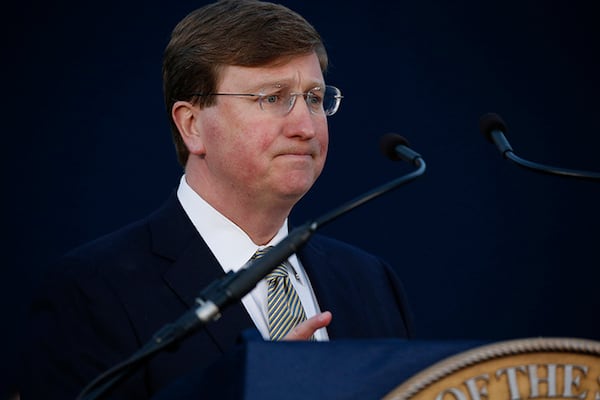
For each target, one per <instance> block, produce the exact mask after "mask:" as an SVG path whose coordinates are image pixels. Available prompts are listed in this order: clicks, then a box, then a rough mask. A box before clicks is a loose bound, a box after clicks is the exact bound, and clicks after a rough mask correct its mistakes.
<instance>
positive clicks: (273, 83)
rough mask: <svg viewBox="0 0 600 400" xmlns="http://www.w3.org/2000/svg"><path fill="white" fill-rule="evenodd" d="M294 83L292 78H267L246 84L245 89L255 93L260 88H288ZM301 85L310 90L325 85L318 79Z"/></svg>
mask: <svg viewBox="0 0 600 400" xmlns="http://www.w3.org/2000/svg"><path fill="white" fill-rule="evenodd" d="M295 84H296V82H295V81H293V80H290V79H278V80H275V79H274V80H268V81H264V82H261V83H256V84H253V85H250V86H247V90H248V91H252V92H253V93H256V92H259V91H261V90H270V89H279V88H289V87H292V86H294V85H295ZM303 87H304V88H305V89H303V90H310V89H315V88H320V89H322V88H324V87H325V83H324V82H323V81H319V80H315V81H309V82H308V83H306V84H304V85H303Z"/></svg>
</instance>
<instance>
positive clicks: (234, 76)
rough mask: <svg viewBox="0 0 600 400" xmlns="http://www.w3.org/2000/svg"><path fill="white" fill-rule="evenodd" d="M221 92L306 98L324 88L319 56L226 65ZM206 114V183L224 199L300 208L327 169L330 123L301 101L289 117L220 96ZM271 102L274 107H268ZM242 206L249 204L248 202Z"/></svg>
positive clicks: (253, 101)
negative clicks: (282, 92) (231, 196)
mask: <svg viewBox="0 0 600 400" xmlns="http://www.w3.org/2000/svg"><path fill="white" fill-rule="evenodd" d="M220 77H221V79H220V83H219V84H218V88H217V92H218V93H261V92H268V91H269V90H272V89H273V88H281V87H283V88H287V90H289V91H290V92H294V93H298V92H302V93H304V92H308V91H310V90H311V89H313V88H315V87H323V88H324V86H325V83H324V79H323V74H322V72H321V68H320V66H319V60H318V58H317V56H316V55H315V54H309V55H304V56H298V57H294V58H291V59H289V60H286V62H285V63H283V64H277V65H275V66H268V67H257V68H248V67H238V66H226V67H224V68H223V69H222V71H221V74H220ZM216 100H217V102H216V104H215V105H214V106H211V107H207V108H204V109H202V110H201V111H200V114H199V118H198V120H197V121H198V122H197V123H198V124H199V128H201V129H200V131H201V132H202V142H203V153H202V154H200V155H201V156H202V157H203V158H204V162H205V167H206V168H205V171H204V174H205V178H206V179H205V180H209V181H210V184H211V185H212V186H211V190H213V191H214V190H216V191H219V192H218V196H220V197H221V198H223V197H224V196H225V197H226V196H228V193H235V194H236V197H237V198H238V200H239V196H246V197H247V200H249V201H253V202H257V201H258V202H261V203H262V204H263V205H267V206H268V205H269V204H274V203H273V202H277V201H285V202H293V203H295V202H296V201H298V200H299V199H300V197H302V196H303V195H304V194H305V193H306V192H307V191H308V190H309V189H310V187H311V186H312V185H313V183H314V182H315V180H316V179H317V177H318V176H319V175H320V173H321V171H322V169H323V166H324V164H325V158H326V155H327V146H328V131H327V117H326V116H324V115H316V114H313V113H311V112H310V111H309V109H308V107H307V104H306V102H305V101H304V98H303V97H302V96H297V97H296V103H295V105H294V107H293V108H292V110H291V111H290V112H289V113H288V114H286V115H278V114H273V113H270V112H267V111H265V110H262V109H261V107H260V105H259V102H258V99H257V98H256V97H238V96H218V97H217V99H216ZM266 101H268V100H266ZM242 200H243V199H242Z"/></svg>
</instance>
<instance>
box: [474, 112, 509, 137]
mask: <svg viewBox="0 0 600 400" xmlns="http://www.w3.org/2000/svg"><path fill="white" fill-rule="evenodd" d="M495 130H499V131H501V132H503V133H506V131H507V129H506V124H505V123H504V120H502V118H501V117H500V116H499V115H498V114H496V113H487V114H484V115H482V116H481V118H479V131H480V132H481V133H482V134H483V136H485V137H486V138H487V140H489V141H490V142H493V140H492V136H491V134H492V132H493V131H495Z"/></svg>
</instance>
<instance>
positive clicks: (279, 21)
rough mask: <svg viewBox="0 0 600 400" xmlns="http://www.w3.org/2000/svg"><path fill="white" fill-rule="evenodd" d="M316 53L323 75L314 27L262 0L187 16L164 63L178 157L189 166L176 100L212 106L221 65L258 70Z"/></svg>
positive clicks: (231, 0)
mask: <svg viewBox="0 0 600 400" xmlns="http://www.w3.org/2000/svg"><path fill="white" fill-rule="evenodd" d="M311 52H315V53H316V54H317V56H318V58H319V62H320V65H321V70H322V71H325V70H326V69H327V63H328V61H327V52H326V51H325V46H324V45H323V42H322V40H321V37H320V35H319V34H318V32H317V31H316V30H315V28H314V27H313V26H312V25H311V24H310V23H308V22H307V21H306V20H305V19H304V18H303V17H302V16H300V15H299V14H297V13H296V12H294V11H292V10H290V9H288V8H286V7H284V6H282V5H279V4H273V3H267V2H262V1H257V0H221V1H217V2H216V3H211V4H209V5H207V6H204V7H202V8H199V9H197V10H195V11H192V12H191V13H190V14H188V15H187V16H186V17H185V18H184V19H183V20H181V22H179V23H178V24H177V26H176V27H175V29H174V30H173V32H172V34H171V40H170V41H169V44H168V45H167V47H166V49H165V53H164V60H163V90H164V97H165V104H166V107H167V114H168V116H169V121H170V124H171V133H172V135H173V141H174V142H175V149H176V151H177V158H178V160H179V163H180V164H181V165H182V166H185V164H186V162H187V159H188V156H189V152H188V150H187V148H186V146H185V143H184V142H183V140H182V138H181V136H180V134H179V131H178V129H177V126H176V125H175V123H174V121H173V118H172V116H171V108H172V107H173V104H174V103H175V102H176V101H179V100H187V101H194V102H197V103H198V104H199V105H200V107H205V106H210V105H211V104H213V103H214V101H215V100H214V97H213V98H211V97H210V96H209V97H195V96H192V93H213V92H215V91H216V89H217V84H218V80H219V71H220V68H221V67H222V66H225V65H236V66H244V67H258V66H264V65H268V64H269V63H272V62H275V61H277V60H279V59H281V58H284V57H290V56H295V55H302V54H308V53H311Z"/></svg>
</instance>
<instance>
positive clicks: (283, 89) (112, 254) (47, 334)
mask: <svg viewBox="0 0 600 400" xmlns="http://www.w3.org/2000/svg"><path fill="white" fill-rule="evenodd" d="M326 67H327V54H326V51H325V48H324V46H323V44H322V41H321V39H320V37H319V35H318V33H317V32H316V31H315V30H314V28H313V27H312V26H311V25H310V24H309V23H308V22H307V21H305V20H304V19H303V18H302V17H300V16H299V15H298V14H296V13H294V12H292V11H290V10H289V9H287V8H285V7H283V6H280V5H275V4H270V3H263V2H258V1H254V0H250V1H235V0H225V1H220V2H217V3H213V4H210V5H208V6H205V7H203V8H201V9H199V10H196V11H194V12H192V13H191V14H189V15H188V16H187V17H186V18H184V19H183V20H182V21H181V22H180V23H179V24H178V25H177V26H176V27H175V29H174V31H173V34H172V37H171V41H170V43H169V44H168V46H167V48H166V51H165V55H164V64H163V80H164V95H165V102H166V106H167V110H168V113H169V117H170V122H171V127H172V133H173V139H174V141H175V146H176V149H177V155H178V159H179V161H180V163H181V164H182V166H183V167H184V170H185V174H184V176H183V177H182V178H181V181H180V184H179V186H178V188H177V190H176V192H175V193H174V194H173V195H172V196H171V197H170V198H169V199H168V200H167V202H166V203H165V205H164V206H163V207H162V208H161V209H159V210H157V211H156V212H155V213H153V214H152V215H150V216H148V217H147V218H145V219H143V220H142V221H139V222H137V223H134V224H132V225H130V226H128V227H125V228H123V229H121V230H119V231H117V232H115V233H112V234H110V235H108V236H106V237H103V238H100V239H98V240H96V241H94V242H92V243H90V244H87V245H85V246H83V247H81V248H79V249H76V250H74V251H73V252H71V253H69V254H68V255H66V256H65V257H64V258H63V259H62V260H61V262H60V263H59V265H58V266H57V268H55V270H54V271H53V274H52V275H51V276H50V277H49V278H48V280H47V282H46V283H45V284H44V285H43V287H42V288H41V289H40V290H39V292H38V293H37V296H36V299H35V301H34V303H33V307H32V316H31V329H30V332H31V333H30V337H29V338H28V339H27V341H26V347H27V348H28V349H29V354H27V355H26V363H25V369H24V371H25V373H24V380H23V387H22V398H23V399H25V400H26V399H27V398H42V397H43V398H65V399H66V398H73V397H74V396H76V395H77V393H79V392H80V391H81V389H82V388H83V387H84V386H85V385H86V384H88V383H89V382H90V381H91V380H92V379H93V378H95V377H96V376H98V375H99V374H100V373H102V372H103V371H105V370H107V369H109V368H110V367H112V366H114V365H116V364H117V363H119V362H121V361H123V360H125V359H126V358H128V357H129V356H130V355H132V354H133V353H134V352H135V351H136V350H138V349H139V348H140V347H141V346H142V345H144V344H145V343H147V342H148V341H149V340H150V338H151V337H152V335H153V334H154V333H155V332H156V331H157V330H158V329H160V328H161V327H162V326H164V325H165V324H167V323H170V322H172V321H174V320H176V319H177V318H178V317H179V316H181V315H182V314H183V313H184V312H185V311H186V310H188V309H189V308H190V307H191V306H192V305H193V304H194V299H195V297H196V296H197V295H198V293H199V291H200V289H202V288H204V287H206V286H207V285H208V284H209V283H211V282H213V281H214V280H216V279H217V278H219V277H221V276H223V274H224V273H225V272H227V271H230V270H237V269H239V268H240V267H241V266H243V265H244V264H245V263H246V262H247V261H248V260H250V259H251V258H252V257H253V256H254V255H255V253H256V252H257V250H264V249H265V248H268V247H269V246H273V245H275V244H277V243H278V242H279V241H280V240H282V239H283V238H284V237H285V236H286V235H287V232H288V220H287V218H288V215H289V214H290V211H291V209H292V207H293V206H294V205H295V204H296V202H298V200H299V199H300V198H301V197H302V196H303V195H304V194H305V193H306V192H307V191H308V190H309V189H310V187H311V186H312V185H313V183H314V182H315V180H316V179H317V177H318V176H319V174H320V173H321V171H322V169H323V166H324V163H325V158H326V154H327V146H328V130H327V117H328V116H329V115H332V114H333V113H335V112H336V111H337V108H338V106H339V103H340V100H341V93H340V91H339V90H338V89H337V88H335V87H332V86H327V85H326V83H325V81H324V77H323V72H324V71H325V70H326ZM282 268H283V270H284V271H285V272H284V275H288V274H289V281H288V282H289V283H288V284H287V286H286V288H287V289H286V290H288V294H290V296H292V295H293V296H295V298H296V299H298V300H297V303H298V304H299V305H300V306H299V307H298V308H299V310H298V311H299V312H300V314H299V315H300V316H301V318H299V322H298V324H297V325H294V324H292V326H290V328H291V330H289V331H287V330H284V331H283V332H282V333H281V334H282V336H283V337H284V339H287V340H301V339H309V338H314V339H315V340H333V339H337V338H375V337H407V336H408V335H409V333H410V323H409V321H408V311H407V308H406V302H405V300H404V293H403V291H402V289H401V286H400V284H399V282H398V280H397V278H396V277H395V275H394V274H393V272H392V269H391V268H390V267H389V266H388V265H387V264H385V263H384V262H382V261H381V260H379V259H378V258H376V257H374V256H372V255H370V254H367V253H365V252H363V251H361V250H359V249H357V248H354V247H352V246H349V245H347V244H343V243H340V242H337V241H335V240H333V239H329V238H326V237H323V236H320V235H315V236H313V238H311V240H310V241H309V242H308V243H307V244H306V245H305V246H304V247H303V248H302V249H301V251H299V252H298V254H297V255H294V256H292V257H290V259H289V260H287V262H286V264H285V265H284V266H283V267H282ZM268 285H270V283H268V282H267V281H266V280H263V281H261V282H260V283H259V284H258V285H257V287H256V289H254V290H253V291H252V292H251V293H250V294H249V295H247V296H246V297H244V299H243V300H242V302H240V303H238V304H235V305H234V306H232V307H230V308H228V309H227V310H226V311H225V312H224V315H223V317H222V318H221V319H220V320H219V321H217V322H215V323H212V324H209V325H208V326H207V327H206V328H205V329H202V330H201V331H200V332H198V333H196V334H194V335H192V336H191V337H189V338H188V339H186V340H185V341H183V342H182V343H180V345H179V347H178V348H177V349H174V350H173V351H170V352H164V353H163V354H160V355H159V356H157V357H156V358H155V359H153V360H152V361H151V362H150V363H148V364H147V365H145V366H144V367H143V368H141V369H140V371H139V372H138V373H136V374H135V375H133V376H132V377H130V378H128V379H127V380H126V381H125V382H124V383H123V384H121V385H119V386H118V387H117V388H116V390H115V393H114V394H115V396H117V397H119V396H120V397H121V398H136V399H141V398H149V397H151V396H152V395H153V394H154V393H156V392H157V391H159V390H160V389H161V388H163V387H165V386H166V385H167V384H168V383H170V382H172V381H173V380H174V379H175V378H177V377H180V376H182V375H184V374H185V373H187V372H189V371H191V370H193V369H197V368H198V367H203V366H208V365H210V364H211V363H213V362H214V361H216V360H217V359H219V358H220V357H221V356H222V355H223V354H224V353H226V352H227V351H228V350H229V349H231V348H232V346H233V345H234V344H235V342H236V339H237V338H238V336H239V334H240V332H241V331H243V330H245V329H248V328H252V327H255V328H257V329H258V331H259V332H260V333H261V334H262V335H263V337H264V338H265V339H270V338H273V337H275V336H274V333H273V327H272V325H273V324H272V320H271V318H272V311H271V305H270V300H269V299H268V298H270V297H271V292H270V290H271V289H269V288H268ZM290 285H291V286H292V287H293V290H289V288H290ZM302 321H303V322H302Z"/></svg>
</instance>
